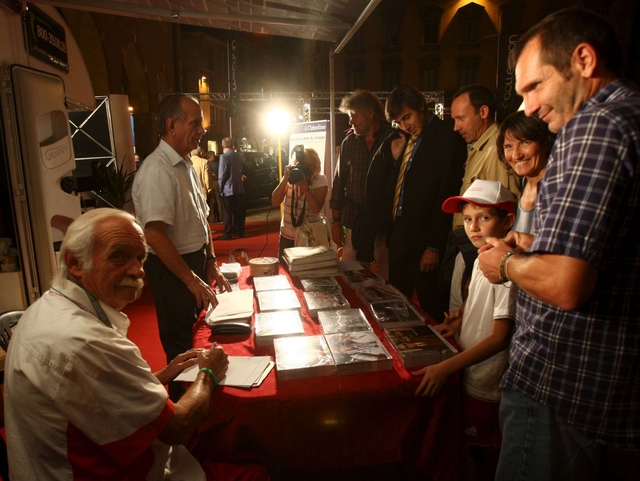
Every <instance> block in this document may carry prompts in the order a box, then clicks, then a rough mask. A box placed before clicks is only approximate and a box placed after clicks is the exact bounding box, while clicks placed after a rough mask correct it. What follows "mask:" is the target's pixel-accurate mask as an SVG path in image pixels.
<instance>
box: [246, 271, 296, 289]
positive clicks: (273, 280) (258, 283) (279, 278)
mask: <svg viewBox="0 0 640 481" xmlns="http://www.w3.org/2000/svg"><path fill="white" fill-rule="evenodd" d="M253 288H254V289H255V290H256V292H262V291H276V290H279V289H291V283H290V282H289V279H288V278H287V276H284V275H282V274H279V275H276V276H264V277H254V278H253Z"/></svg>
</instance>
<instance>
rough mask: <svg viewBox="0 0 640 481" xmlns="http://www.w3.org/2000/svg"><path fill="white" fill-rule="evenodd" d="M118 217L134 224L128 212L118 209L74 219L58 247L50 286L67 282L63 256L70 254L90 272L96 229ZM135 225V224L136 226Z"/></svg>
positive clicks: (91, 211)
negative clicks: (57, 255) (56, 265)
mask: <svg viewBox="0 0 640 481" xmlns="http://www.w3.org/2000/svg"><path fill="white" fill-rule="evenodd" d="M114 217H120V218H122V219H127V220H129V221H131V223H133V224H135V223H136V219H135V217H133V216H132V215H131V214H129V213H128V212H125V211H124V210H119V209H107V208H101V209H93V210H90V211H89V212H87V213H86V214H83V215H81V216H80V217H78V218H77V219H75V220H74V221H73V222H72V223H71V224H70V225H69V228H68V229H67V233H66V234H65V236H64V240H63V241H62V246H60V258H59V260H58V269H57V270H56V273H55V275H54V276H53V280H52V284H61V285H64V284H65V283H66V281H67V280H69V278H70V277H69V276H70V274H69V269H68V267H67V263H66V261H65V254H66V253H67V252H69V253H71V254H72V255H73V256H74V257H76V258H77V259H78V260H79V261H80V262H81V263H82V268H83V269H85V270H90V269H91V267H92V262H91V258H92V257H93V246H94V244H95V241H96V232H97V227H98V226H99V225H100V224H101V223H103V222H105V221H106V220H107V219H110V218H114ZM136 225H137V224H136Z"/></svg>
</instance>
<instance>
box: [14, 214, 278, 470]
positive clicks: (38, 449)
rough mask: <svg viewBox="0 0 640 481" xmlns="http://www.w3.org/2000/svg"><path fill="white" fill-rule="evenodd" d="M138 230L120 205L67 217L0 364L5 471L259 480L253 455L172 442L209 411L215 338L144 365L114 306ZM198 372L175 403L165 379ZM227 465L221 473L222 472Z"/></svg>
mask: <svg viewBox="0 0 640 481" xmlns="http://www.w3.org/2000/svg"><path fill="white" fill-rule="evenodd" d="M146 255H147V250H146V244H145V239H144V234H143V232H142V230H141V229H140V227H139V226H138V225H137V224H136V223H135V219H134V218H133V217H132V216H131V215H130V214H128V213H126V212H124V211H119V210H115V209H96V210H93V211H90V212H88V213H86V214H84V215H83V216H81V217H79V218H78V219H76V220H75V221H74V222H73V223H72V224H71V225H70V226H69V229H68V231H67V234H66V236H65V239H64V241H63V243H62V248H61V252H60V263H59V267H58V271H57V273H56V276H55V278H54V279H53V283H52V287H51V289H50V290H49V291H47V292H45V294H44V295H43V296H42V298H41V299H39V300H38V301H37V302H35V303H34V304H33V305H32V306H31V307H30V308H29V309H28V310H27V311H26V312H25V314H24V315H23V316H22V319H21V320H20V323H19V324H18V328H17V329H16V332H15V334H14V336H13V338H12V339H11V343H10V345H9V351H8V354H7V363H6V369H5V406H6V434H7V446H8V454H9V469H10V474H11V477H12V479H50V480H51V479H65V480H70V479H91V480H99V479H113V480H116V479H118V480H125V479H137V480H143V479H154V480H159V479H185V480H186V479H189V480H205V479H225V480H226V479H232V478H233V479H238V478H242V479H246V480H248V479H268V474H266V472H264V471H263V470H262V468H260V467H258V466H247V467H238V466H230V465H222V464H218V465H215V464H214V463H209V464H208V465H207V467H206V471H207V474H206V475H205V470H203V468H202V466H201V465H200V464H199V463H198V462H197V461H196V460H195V458H193V456H191V454H190V453H189V452H188V451H187V449H186V448H185V447H184V446H181V444H182V443H184V442H185V441H187V440H188V439H189V437H190V436H191V435H192V433H193V432H194V430H195V428H196V427H197V425H198V423H200V421H202V420H203V419H204V418H205V417H206V416H207V415H208V412H209V404H210V399H211V394H212V393H213V390H214V389H215V387H216V385H217V382H218V380H219V379H222V377H223V376H224V375H225V373H226V371H227V366H228V360H227V355H226V354H225V353H224V352H223V350H222V349H221V348H220V347H214V348H212V349H211V350H208V351H207V350H202V349H192V350H189V351H187V352H185V353H183V354H181V355H179V356H178V357H176V358H175V359H174V360H173V361H172V362H171V363H170V364H169V365H168V366H166V367H165V368H164V369H162V370H161V371H159V372H157V373H155V374H154V373H152V372H151V370H150V368H149V366H148V365H147V363H146V362H145V361H144V360H143V359H142V357H141V356H140V352H139V350H138V348H137V347H136V346H135V345H134V344H133V343H132V342H131V341H129V340H128V339H127V338H126V334H127V328H128V326H129V319H128V318H127V316H125V315H124V314H122V313H121V312H120V309H122V308H123V307H125V306H126V305H127V304H128V303H130V302H132V301H135V300H136V299H137V298H138V297H139V295H140V293H141V292H142V286H143V281H142V278H143V276H144V271H143V268H142V264H143V262H144V260H145V257H146ZM195 364H198V366H199V368H200V372H199V373H198V376H197V379H196V381H195V382H194V383H193V384H192V385H191V387H190V389H189V390H188V391H187V392H186V394H185V395H184V397H183V398H182V399H180V401H179V402H177V403H175V404H174V403H173V402H172V401H171V400H169V398H168V396H167V391H166V389H165V387H164V386H163V385H164V384H166V383H168V382H169V381H171V380H173V379H175V377H176V376H177V375H178V374H179V373H180V372H182V371H183V370H184V369H185V368H187V367H189V366H192V365H195ZM229 471H231V473H230V472H229Z"/></svg>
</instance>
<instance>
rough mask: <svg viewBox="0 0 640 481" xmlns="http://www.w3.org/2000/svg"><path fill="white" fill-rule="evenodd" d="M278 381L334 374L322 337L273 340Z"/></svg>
mask: <svg viewBox="0 0 640 481" xmlns="http://www.w3.org/2000/svg"><path fill="white" fill-rule="evenodd" d="M273 347H274V350H275V353H276V370H277V378H278V381H289V380H291V379H302V378H309V377H317V376H329V375H332V374H335V372H336V365H335V362H334V361H333V356H332V355H331V351H329V346H328V345H327V341H326V340H325V338H324V336H321V335H320V336H296V337H279V338H277V339H274V341H273Z"/></svg>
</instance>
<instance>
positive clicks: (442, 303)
mask: <svg viewBox="0 0 640 481" xmlns="http://www.w3.org/2000/svg"><path fill="white" fill-rule="evenodd" d="M408 244H410V243H408V242H407V241H406V240H405V239H404V236H402V234H401V233H399V232H397V231H396V230H395V229H394V232H392V233H391V238H390V240H389V282H390V283H391V284H393V285H394V286H395V287H397V288H398V290H400V292H402V293H403V294H404V295H405V296H407V297H408V298H409V299H411V298H412V297H413V292H414V291H415V292H416V294H417V295H418V301H419V302H420V307H421V308H422V309H424V311H425V312H426V313H427V314H429V315H430V316H431V317H432V318H433V320H434V321H436V322H438V323H441V322H442V321H444V312H445V311H448V307H447V306H448V303H449V298H448V297H447V296H444V295H443V294H442V293H441V292H439V290H438V269H437V268H436V269H434V270H433V271H430V272H421V271H420V259H421V258H422V254H423V253H424V251H423V250H417V249H415V248H413V246H411V245H408ZM441 255H442V254H441Z"/></svg>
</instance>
